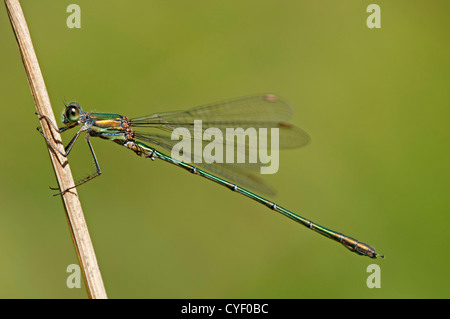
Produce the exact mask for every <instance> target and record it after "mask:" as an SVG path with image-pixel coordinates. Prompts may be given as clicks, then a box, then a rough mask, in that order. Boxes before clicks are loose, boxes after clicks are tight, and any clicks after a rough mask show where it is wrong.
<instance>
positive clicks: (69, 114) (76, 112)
mask: <svg viewBox="0 0 450 319" xmlns="http://www.w3.org/2000/svg"><path fill="white" fill-rule="evenodd" d="M65 115H66V118H67V119H68V120H69V122H72V123H74V122H77V121H78V120H79V119H80V109H79V108H78V107H76V106H73V105H70V106H69V107H68V108H67V110H66V114H65Z"/></svg>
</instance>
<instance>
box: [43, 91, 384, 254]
mask: <svg viewBox="0 0 450 319" xmlns="http://www.w3.org/2000/svg"><path fill="white" fill-rule="evenodd" d="M38 115H40V114H38ZM291 115H292V111H291V108H290V107H289V105H288V104H287V103H286V102H284V101H283V100H281V99H279V98H278V97H277V96H275V95H272V94H267V95H257V96H250V97H245V98H240V99H235V100H230V101H225V102H221V103H215V104H210V105H206V106H201V107H197V108H194V109H192V110H189V111H180V112H168V113H159V114H153V115H148V116H144V117H139V118H135V119H128V118H127V117H125V116H122V115H119V114H111V113H87V112H83V111H82V109H81V107H80V105H79V104H77V103H75V102H74V103H70V104H68V105H66V109H65V111H64V113H63V123H64V124H65V126H64V127H62V128H58V127H57V126H56V125H55V124H54V123H52V122H51V121H50V120H49V119H48V118H47V117H46V116H43V115H40V116H41V117H44V118H46V120H47V122H48V123H49V124H50V125H51V126H53V128H54V129H55V130H57V131H58V132H60V133H62V132H65V131H67V130H69V129H72V128H75V127H77V126H81V128H80V129H79V130H78V132H77V133H76V134H75V136H74V137H73V138H72V140H71V141H70V142H69V143H68V145H67V146H66V147H65V152H61V151H59V150H58V149H57V148H56V147H55V146H54V145H53V144H52V143H51V142H50V141H49V140H48V139H47V138H46V137H45V136H44V135H43V133H42V131H41V130H40V128H38V131H39V132H40V133H41V135H42V136H44V138H45V139H46V141H47V143H48V144H49V145H50V146H51V147H52V149H54V150H55V151H58V152H59V153H61V155H63V156H65V157H66V156H68V155H69V153H70V151H71V150H72V147H73V146H74V144H75V142H76V141H77V139H78V138H79V137H80V135H81V134H82V133H85V136H86V141H87V143H88V146H89V149H90V152H91V154H92V157H93V159H94V163H95V166H96V169H97V170H96V172H95V173H94V174H92V175H90V176H88V177H86V178H84V179H82V180H80V181H78V182H77V183H75V185H73V186H72V187H69V188H68V189H65V190H62V191H61V192H60V193H58V194H62V193H65V192H67V191H68V190H70V189H72V188H75V187H77V186H80V185H81V184H84V183H86V182H87V181H89V180H92V179H93V178H95V177H97V176H99V175H100V174H101V170H100V166H99V164H98V161H97V157H96V156H95V153H94V149H93V147H92V145H91V142H90V140H89V137H91V136H92V137H100V138H102V139H106V140H110V141H113V142H115V143H117V144H119V145H122V146H125V147H126V148H128V149H130V150H132V151H133V152H135V153H136V154H137V155H139V156H143V157H145V158H149V159H152V160H155V159H161V160H163V161H166V162H168V163H171V164H174V165H176V166H179V167H181V168H184V169H185V170H187V171H188V172H190V173H192V174H196V175H199V176H202V177H204V178H206V179H209V180H211V181H213V182H216V183H218V184H220V185H222V186H225V187H226V188H228V189H230V190H232V191H234V192H237V193H240V194H242V195H244V196H246V197H248V198H251V199H253V200H255V201H257V202H259V203H261V204H263V205H265V206H267V207H268V208H270V209H272V210H274V211H276V212H278V213H280V214H282V215H284V216H286V217H289V218H290V219H292V220H294V221H296V222H298V223H300V224H302V225H304V226H306V227H308V228H310V229H312V230H314V231H316V232H318V233H319V234H321V235H323V236H326V237H328V238H331V239H333V240H335V241H337V242H339V243H341V244H342V245H344V246H345V247H346V248H348V249H349V250H351V251H353V252H355V253H357V254H359V255H363V256H368V257H370V258H377V257H383V256H382V255H379V254H378V253H376V252H375V249H374V248H372V247H371V246H369V245H367V244H364V243H362V242H359V241H358V240H356V239H353V238H351V237H348V236H346V235H344V234H342V233H339V232H336V231H333V230H331V229H328V228H325V227H323V226H320V225H318V224H316V223H313V222H312V221H310V220H308V219H306V218H304V217H301V216H299V215H297V214H294V213H293V212H291V211H289V210H287V209H285V208H283V207H281V206H279V205H277V204H275V203H274V202H272V201H270V200H267V199H265V198H263V197H261V196H259V195H256V194H255V193H252V192H250V191H248V190H246V189H244V188H242V187H241V186H238V185H237V184H239V185H245V186H247V187H249V188H251V189H254V190H257V191H259V192H261V193H271V190H270V188H268V187H267V186H266V185H264V184H263V183H261V181H260V180H259V179H258V177H257V176H256V175H255V174H254V172H253V171H254V170H255V169H256V168H258V167H259V166H260V164H261V163H260V162H258V161H256V162H253V163H217V162H214V161H211V160H208V159H205V160H204V161H201V160H198V159H197V160H196V161H194V162H197V164H195V166H194V165H191V164H190V163H189V162H188V161H182V160H179V159H176V158H174V157H173V156H168V155H166V154H163V153H161V152H160V151H158V150H157V149H156V148H163V149H166V150H172V148H173V147H174V145H175V144H176V143H178V140H176V139H175V140H174V139H173V138H172V136H171V133H172V132H173V131H174V130H175V129H177V128H179V127H182V128H185V129H187V130H188V132H191V133H193V134H192V139H193V140H194V142H195V139H196V136H198V134H196V133H198V132H195V129H194V121H196V120H201V121H202V128H201V130H202V132H200V133H205V132H206V130H207V129H209V128H215V129H216V132H222V133H223V136H225V134H226V129H227V128H242V130H240V131H236V132H238V133H237V134H238V135H239V134H243V135H245V134H246V132H248V131H247V129H248V128H266V129H268V130H269V129H272V128H276V129H278V131H277V132H279V147H280V148H294V147H300V146H303V145H305V144H307V143H308V142H309V136H308V134H307V133H306V132H304V131H303V130H301V129H299V128H297V127H295V126H293V125H291V124H288V123H286V122H287V121H288V120H289V119H290V117H291ZM217 130H218V131H217ZM239 132H240V133H239ZM237 137H238V138H237V140H240V141H241V142H240V144H239V142H237V143H236V144H235V145H234V146H232V150H234V151H236V152H241V153H244V154H243V155H245V156H248V155H249V153H250V151H251V146H249V145H248V144H249V143H244V144H245V145H242V143H243V142H242V141H245V136H237ZM239 137H244V139H239ZM216 142H217V141H216ZM218 142H219V144H227V143H229V142H227V141H226V140H225V139H223V138H222V139H220V138H219V139H218ZM145 143H149V144H152V145H154V147H152V146H149V145H147V144H145ZM155 147H156V148H155ZM184 151H185V150H184ZM185 153H186V152H185ZM187 153H188V154H184V156H186V155H187V157H188V158H189V157H191V158H192V156H194V155H195V154H189V151H188V152H187ZM241 155H242V154H241ZM197 166H198V167H201V168H202V169H200V168H198V167H197ZM212 173H213V174H212ZM218 175H219V176H221V177H224V178H226V179H223V178H221V177H219V176H218Z"/></svg>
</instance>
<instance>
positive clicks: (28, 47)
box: [5, 0, 107, 299]
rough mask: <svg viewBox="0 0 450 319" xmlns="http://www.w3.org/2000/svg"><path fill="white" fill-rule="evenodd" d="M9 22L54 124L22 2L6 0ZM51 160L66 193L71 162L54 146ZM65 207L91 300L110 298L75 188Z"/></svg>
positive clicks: (55, 138) (40, 107)
mask: <svg viewBox="0 0 450 319" xmlns="http://www.w3.org/2000/svg"><path fill="white" fill-rule="evenodd" d="M5 4H6V9H7V11H8V15H9V19H10V21H11V25H12V27H13V30H14V34H15V36H16V40H17V43H18V45H19V50H20V54H21V56H22V61H23V65H24V67H25V71H26V74H27V77H28V83H29V85H30V89H31V93H32V95H33V99H34V103H35V106H36V110H37V112H38V113H39V114H42V115H46V116H47V117H48V118H49V119H50V120H51V121H53V122H54V123H56V121H55V116H54V114H53V110H52V108H51V104H50V99H49V96H48V93H47V89H46V87H45V83H44V78H43V77H42V74H41V70H40V68H39V64H38V60H37V57H36V53H35V52H34V47H33V44H32V42H31V37H30V33H29V31H28V26H27V23H26V21H25V17H24V15H23V12H22V8H21V6H20V3H19V1H18V0H5ZM41 126H42V129H43V132H44V135H45V136H46V137H47V138H48V139H49V140H50V141H51V142H52V143H53V144H54V145H58V146H59V147H60V150H62V151H63V150H64V147H63V145H62V144H61V136H60V135H59V133H58V132H56V131H55V130H54V129H53V128H52V127H51V126H50V125H48V123H47V121H46V120H45V119H43V118H42V119H41ZM48 149H49V153H50V159H51V161H52V164H53V169H54V171H55V175H56V178H57V180H58V184H59V187H60V189H62V190H64V189H67V188H68V187H70V186H72V185H74V181H73V177H72V174H71V171H70V167H69V165H68V163H67V159H66V158H65V157H63V156H61V155H60V154H59V153H58V152H55V151H53V150H52V149H51V148H50V147H49V148H48ZM61 197H62V200H63V204H64V208H65V210H66V216H67V220H68V222H69V228H70V231H71V234H72V239H73V242H74V245H75V250H76V252H77V255H78V260H79V264H80V266H81V268H82V270H83V275H84V280H85V283H86V288H87V291H88V294H89V297H90V298H95V299H96V298H107V295H106V291H105V287H104V285H103V280H102V276H101V273H100V269H99V267H98V263H97V258H96V257H95V252H94V247H93V246H92V242H91V238H90V236H89V232H88V228H87V225H86V221H85V219H84V215H83V211H82V208H81V203H80V201H79V198H78V194H77V191H76V189H72V190H70V191H68V192H66V193H64V194H63V195H61Z"/></svg>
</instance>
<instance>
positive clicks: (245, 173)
mask: <svg viewBox="0 0 450 319" xmlns="http://www.w3.org/2000/svg"><path fill="white" fill-rule="evenodd" d="M291 116H292V109H291V108H290V106H289V105H288V104H287V103H286V102H284V101H283V100H281V99H279V98H278V97H277V96H275V95H272V94H266V95H257V96H250V97H244V98H240V99H235V100H230V101H225V102H220V103H214V104H210V105H206V106H200V107H197V108H194V109H191V110H188V111H180V112H168V113H159V114H152V115H148V116H144V117H139V118H135V119H132V120H131V126H132V127H133V129H134V131H135V133H136V136H135V138H136V139H138V140H141V141H144V142H148V143H151V144H153V145H157V146H160V147H162V148H164V149H167V150H169V151H172V148H173V147H174V146H175V145H176V144H177V143H178V142H179V140H178V139H175V140H172V132H173V131H174V130H176V129H178V128H183V129H187V132H188V133H189V138H190V141H191V143H192V147H191V148H190V149H189V148H188V149H187V150H186V149H183V153H184V154H183V155H184V157H186V156H187V157H188V158H189V159H190V162H191V163H192V164H193V165H196V166H198V167H200V168H203V169H205V170H208V171H210V172H211V173H215V174H217V175H220V176H222V177H224V178H227V179H229V180H231V181H233V182H235V183H237V184H241V185H244V186H247V187H249V188H252V189H254V190H257V191H260V192H263V193H266V194H273V191H272V190H271V189H270V187H268V186H267V185H265V184H264V183H263V182H262V181H261V179H260V178H259V177H258V176H257V175H256V174H255V172H256V171H258V170H259V168H260V167H261V165H263V163H262V162H261V161H260V157H259V156H257V155H256V162H253V163H250V162H249V159H250V157H251V156H252V155H253V157H252V158H255V157H254V155H255V152H261V151H265V152H266V153H267V152H268V150H270V149H271V147H272V146H273V145H272V143H271V142H272V134H278V139H277V141H278V148H280V149H286V148H296V147H301V146H304V145H306V144H307V143H308V142H309V141H310V137H309V135H308V134H307V133H306V132H305V131H303V130H302V129H300V128H298V127H295V126H293V125H291V124H288V123H286V121H288V120H289V119H290V118H291ZM199 120H201V128H199V125H198V122H197V123H194V121H199ZM194 124H197V125H194ZM211 129H214V130H211ZM261 129H265V130H261ZM272 129H277V130H276V132H274V133H273V130H272ZM260 132H262V133H260ZM205 133H209V135H210V140H211V141H214V144H215V145H217V146H218V147H222V148H223V153H224V154H225V152H230V151H232V152H233V153H232V154H234V155H233V156H234V158H235V159H237V158H239V156H243V158H245V162H244V163H237V160H235V161H234V163H230V162H229V161H226V160H225V155H223V156H224V157H223V161H222V162H223V163H217V162H213V158H208V154H207V153H202V154H200V156H201V157H202V158H199V157H198V156H199V154H195V152H194V151H193V150H194V146H193V145H194V143H196V142H201V143H202V145H203V146H205V145H206V144H208V143H210V142H209V141H205V139H204V136H205ZM227 134H232V135H231V137H232V138H230V135H227ZM260 134H261V135H260ZM262 137H265V143H262V142H261V141H262V140H263V138H262ZM274 137H275V136H274ZM191 150H192V151H191ZM268 153H270V151H269V152H268ZM256 154H258V153H256ZM214 155H215V154H214ZM214 155H211V156H212V157H214ZM215 158H216V157H215ZM199 161H201V163H196V162H199Z"/></svg>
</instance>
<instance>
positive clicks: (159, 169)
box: [0, 0, 450, 298]
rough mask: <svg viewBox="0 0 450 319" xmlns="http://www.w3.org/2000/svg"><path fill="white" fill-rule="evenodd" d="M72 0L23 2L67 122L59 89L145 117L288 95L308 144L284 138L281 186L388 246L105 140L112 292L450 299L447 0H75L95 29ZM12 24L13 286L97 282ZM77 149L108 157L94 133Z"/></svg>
mask: <svg viewBox="0 0 450 319" xmlns="http://www.w3.org/2000/svg"><path fill="white" fill-rule="evenodd" d="M70 3H72V1H22V6H23V10H24V13H25V16H26V18H27V21H28V26H29V29H30V32H31V36H32V39H33V43H34V46H35V49H36V52H37V55H38V58H39V61H40V66H41V69H42V72H43V75H44V78H45V81H46V85H47V89H48V91H49V95H50V98H51V100H52V104H53V109H54V111H55V114H56V115H57V118H58V120H59V119H60V114H61V112H62V110H63V107H64V105H63V101H67V102H70V101H73V100H76V101H78V102H79V103H80V104H81V105H83V107H84V109H85V110H87V111H104V112H116V113H121V114H124V115H127V116H129V117H136V116H141V115H145V114H150V113H154V112H162V111H170V110H180V109H187V108H191V107H194V106H197V105H202V104H206V103H209V102H216V101H220V100H224V99H228V98H235V97H240V96H245V95H250V94H255V93H266V92H272V93H276V94H279V95H281V96H283V97H284V98H285V99H287V100H288V101H289V102H290V103H291V105H292V107H293V108H294V110H295V115H294V118H293V119H292V123H293V124H295V125H297V126H299V127H302V128H303V129H305V130H306V131H307V132H309V134H310V135H311V136H312V143H311V144H310V145H308V146H307V147H305V148H302V149H298V150H289V151H282V152H281V155H280V156H281V157H280V170H279V172H278V174H276V175H272V176H265V177H264V179H265V181H266V182H268V183H270V184H271V185H273V187H274V188H276V189H277V191H278V194H277V196H276V197H273V198H271V199H273V200H275V201H276V202H277V203H279V204H281V205H282V206H284V207H286V208H288V209H291V210H293V211H295V212H298V213H299V214H301V215H303V216H305V217H308V218H310V219H311V220H313V221H315V222H317V223H319V224H322V225H324V226H327V227H330V228H332V229H335V230H338V231H341V232H343V233H345V234H347V235H349V236H352V237H355V238H358V239H360V240H361V241H363V242H366V243H368V244H370V245H372V246H374V247H375V248H376V249H377V251H378V252H380V253H383V254H385V255H386V258H385V259H384V260H371V259H369V258H366V257H359V256H357V255H355V254H353V253H350V252H349V251H347V250H346V249H345V248H343V247H342V246H340V245H339V244H337V243H335V242H333V241H330V240H328V239H326V238H324V237H322V236H320V235H318V234H315V233H314V232H311V231H309V230H307V229H306V228H304V227H302V226H299V225H298V224H296V223H294V222H292V221H290V220H289V219H287V218H284V217H282V216H280V215H278V214H275V213H273V212H271V211H270V210H268V209H266V208H265V207H263V206H261V205H259V204H257V203H256V202H253V201H251V200H248V199H246V198H244V197H242V196H239V195H237V194H234V193H232V192H230V191H227V190H226V189H224V188H222V187H220V186H216V185H215V184H212V183H211V182H208V181H206V180H203V179H201V178H197V177H194V176H192V175H190V174H187V173H186V172H185V171H183V170H181V169H178V168H176V167H173V166H171V165H168V164H166V163H163V162H161V161H154V162H152V161H149V160H145V159H142V158H138V157H137V156H136V155H135V154H133V153H132V152H129V151H127V150H126V149H124V148H120V147H118V146H117V145H115V144H114V143H108V142H106V141H102V140H95V139H94V140H93V144H94V147H95V150H96V153H97V156H98V158H99V161H100V165H101V167H102V170H103V175H102V176H101V177H100V178H98V179H96V180H95V181H92V182H90V183H88V184H86V185H84V186H82V187H81V188H79V190H78V192H79V195H80V198H81V202H82V205H83V208H84V213H85V216H86V219H87V222H88V226H89V229H90V233H91V236H92V241H93V243H94V246H95V250H96V253H97V257H98V262H99V264H100V268H101V271H102V275H103V280H104V282H105V287H106V289H107V293H108V296H109V297H110V298H449V297H450V288H449V285H448V284H449V282H450V280H449V279H450V276H449V265H450V257H449V248H448V243H449V240H450V235H449V230H448V229H449V222H450V217H449V208H450V203H449V186H448V181H449V177H450V176H449V168H448V163H449V140H450V134H449V115H450V112H449V97H450V93H449V92H450V90H449V75H450V72H449V71H450V70H449V69H450V62H449V58H450V41H449V30H450V22H449V19H448V12H449V10H450V3H449V2H444V1H440V2H438V1H424V0H422V1H407V0H402V1H400V0H398V1H381V0H378V1H376V2H375V3H377V4H379V5H380V7H381V23H382V28H381V29H369V28H368V27H367V26H366V18H367V16H368V15H369V14H368V13H367V12H366V8H367V6H368V5H369V4H370V3H373V2H371V1H361V0H352V1H334V0H328V1H323V0H322V1H316V0H314V1H313V0H309V1H292V0H291V1H279V0H278V1H274V0H270V1H269V0H263V1H240V0H239V1H238V0H231V1H216V0H215V1H211V0H208V1H207V0H191V1H163V0H152V1H128V2H124V1H115V2H112V1H100V0H97V1H77V2H76V3H77V4H78V5H79V6H80V7H81V29H69V28H67V26H66V19H67V17H68V15H69V13H66V8H67V6H68V5H69V4H70ZM0 24H1V26H0V42H1V44H2V50H1V51H0V61H1V62H0V69H1V75H2V76H1V77H0V90H1V96H2V105H3V107H2V113H3V114H2V128H3V129H2V131H3V137H2V138H1V139H0V143H1V144H0V150H1V157H0V164H1V170H0V203H1V207H0V243H1V244H0V247H1V256H2V257H1V262H0V297H2V298H86V297H87V294H86V291H85V289H84V286H83V287H82V288H81V289H68V288H67V287H66V278H67V276H68V274H67V273H66V267H67V266H68V265H69V264H73V263H77V258H76V255H75V251H74V248H73V244H72V240H71V236H70V232H69V229H68V226H67V221H66V217H65V214H64V210H63V207H62V204H61V200H60V199H59V198H57V197H56V198H55V197H52V196H51V194H52V191H51V190H49V189H48V186H55V185H56V180H55V177H54V174H53V170H52V167H51V164H50V161H49V156H48V151H47V149H46V146H45V143H44V141H43V139H42V137H41V136H40V135H39V134H38V133H37V132H36V130H35V128H36V127H37V126H38V124H39V122H38V119H37V117H36V116H35V115H34V112H35V109H34V106H33V100H32V98H31V95H30V90H29V88H28V83H27V80H26V76H25V72H24V68H23V66H22V62H21V58H20V55H19V52H18V48H17V44H16V41H15V38H14V35H13V32H12V29H11V26H10V23H9V20H8V17H7V14H6V10H5V8H3V9H2V10H1V14H0ZM71 136H72V134H71V133H69V134H68V135H67V136H65V141H66V142H67V141H68V140H69V139H70V137H71ZM70 163H71V167H72V170H73V172H74V175H75V178H76V179H77V178H81V177H84V176H85V174H88V173H91V172H93V171H94V166H93V164H92V160H91V158H90V156H89V153H88V151H87V147H86V145H85V143H82V142H80V144H79V146H77V148H76V149H75V150H74V153H73V155H72V156H71V158H70ZM373 263H375V264H378V265H379V266H380V267H381V288H379V289H375V288H374V289H369V288H367V285H366V279H367V277H368V276H369V273H367V272H366V269H367V266H368V265H370V264H373ZM83 285H84V284H83Z"/></svg>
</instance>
